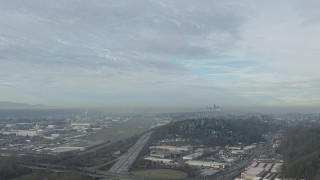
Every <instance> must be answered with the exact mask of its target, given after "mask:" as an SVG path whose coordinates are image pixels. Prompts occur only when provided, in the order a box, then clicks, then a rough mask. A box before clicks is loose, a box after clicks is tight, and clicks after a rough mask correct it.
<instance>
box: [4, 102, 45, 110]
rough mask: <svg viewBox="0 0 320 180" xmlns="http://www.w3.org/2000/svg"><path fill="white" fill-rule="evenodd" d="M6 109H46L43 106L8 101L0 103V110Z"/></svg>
mask: <svg viewBox="0 0 320 180" xmlns="http://www.w3.org/2000/svg"><path fill="white" fill-rule="evenodd" d="M4 108H5V109H8V108H48V106H45V105H43V104H35V105H32V104H26V103H15V102H10V101H0V109H4Z"/></svg>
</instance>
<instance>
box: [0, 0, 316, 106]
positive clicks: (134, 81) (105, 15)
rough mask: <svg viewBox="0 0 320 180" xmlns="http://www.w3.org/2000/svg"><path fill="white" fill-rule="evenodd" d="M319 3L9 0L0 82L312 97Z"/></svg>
mask: <svg viewBox="0 0 320 180" xmlns="http://www.w3.org/2000/svg"><path fill="white" fill-rule="evenodd" d="M318 6H319V3H317V2H316V1H310V2H309V1H308V2H303V4H301V1H298V0H294V1H289V0H286V1H281V2H279V1H268V2H257V1H251V0H250V1H246V2H244V1H241V2H239V1H231V2H227V1H223V0H213V1H212V0H203V1H197V2H196V1H192V0H165V1H157V0H149V1H143V0H132V1H111V0H107V1H104V0H95V1H85V0H68V1H64V0H56V1H51V0H28V1H22V2H21V1H15V0H3V1H1V2H0V24H1V27H0V87H10V89H11V91H8V90H4V89H8V88H1V89H0V94H5V96H2V97H1V98H2V99H3V100H15V99H17V100H16V101H19V102H22V100H25V101H33V102H30V103H43V104H71V105H75V104H81V103H85V102H90V104H92V105H95V104H99V105H103V103H104V102H107V103H106V104H107V105H110V106H112V104H123V105H125V104H129V105H130V106H133V105H134V104H139V100H141V101H142V99H150V100H144V101H143V102H141V103H142V104H144V105H146V104H148V103H150V104H154V105H155V106H156V105H157V102H159V104H161V105H165V104H166V103H165V100H168V103H167V105H173V104H175V105H186V104H188V105H189V104H190V106H193V105H204V106H206V105H207V104H210V103H214V102H216V103H221V104H225V105H234V104H241V103H247V104H255V105H265V104H277V103H279V104H280V105H281V104H283V105H288V104H290V103H291V104H312V105H315V106H316V105H319V104H320V100H319V98H317V92H319V90H320V83H319V81H318V80H319V79H320V74H319V73H318V67H319V66H320V61H318V59H319V58H320V55H319V53H318V52H319V46H318V42H319V40H320V35H319V33H318V32H320V24H319V21H318V20H317V19H319V18H318V17H319V13H317V11H315V9H317V8H318ZM177 94H179V96H178V95H177ZM144 95H145V96H144ZM98 96H99V97H98ZM124 97H126V98H124ZM19 99H20V100H19ZM120 99H122V100H120ZM126 99H127V101H126ZM118 100H119V102H121V103H119V102H117V101H118ZM137 101H138V103H135V102H137Z"/></svg>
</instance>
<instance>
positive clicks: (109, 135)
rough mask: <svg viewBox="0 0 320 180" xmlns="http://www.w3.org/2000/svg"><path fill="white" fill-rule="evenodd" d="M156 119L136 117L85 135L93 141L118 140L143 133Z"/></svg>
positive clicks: (86, 138)
mask: <svg viewBox="0 0 320 180" xmlns="http://www.w3.org/2000/svg"><path fill="white" fill-rule="evenodd" d="M154 122H155V120H154V119H152V118H148V117H135V118H132V119H130V120H128V121H126V122H121V123H119V124H117V126H116V127H113V128H105V129H102V130H100V131H98V132H97V133H96V134H94V135H91V136H87V137H84V138H83V139H85V140H93V141H118V140H122V139H125V138H128V137H131V136H133V135H138V134H141V133H142V132H144V131H146V130H148V129H149V128H150V126H151V125H152V123H154Z"/></svg>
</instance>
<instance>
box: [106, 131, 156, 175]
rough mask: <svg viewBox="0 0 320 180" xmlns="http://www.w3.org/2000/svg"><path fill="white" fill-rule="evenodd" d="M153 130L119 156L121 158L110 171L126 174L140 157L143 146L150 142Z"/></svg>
mask: <svg viewBox="0 0 320 180" xmlns="http://www.w3.org/2000/svg"><path fill="white" fill-rule="evenodd" d="M151 134H152V131H151V132H148V133H146V134H144V135H143V136H141V137H140V139H139V140H138V141H137V142H136V144H135V145H133V146H132V147H131V148H130V149H129V150H128V152H126V153H125V154H123V155H122V156H120V157H119V160H118V161H117V162H116V163H115V164H114V165H113V166H112V167H111V168H110V169H109V171H108V172H111V173H118V174H126V173H127V172H128V171H129V168H130V167H131V166H132V164H133V163H134V161H135V160H136V158H137V157H138V155H139V153H140V151H141V150H142V148H143V147H144V146H145V145H146V143H147V142H148V140H149V138H150V136H151Z"/></svg>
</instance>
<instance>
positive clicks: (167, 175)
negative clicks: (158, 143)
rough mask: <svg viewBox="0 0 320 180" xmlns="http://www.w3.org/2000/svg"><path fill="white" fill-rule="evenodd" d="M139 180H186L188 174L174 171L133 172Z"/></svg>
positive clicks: (149, 170) (148, 170) (151, 170)
mask: <svg viewBox="0 0 320 180" xmlns="http://www.w3.org/2000/svg"><path fill="white" fill-rule="evenodd" d="M131 173H132V174H133V175H134V176H135V177H136V178H139V179H184V178H185V177H187V173H185V172H182V171H177V170H172V169H146V170H137V171H132V172H131Z"/></svg>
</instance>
